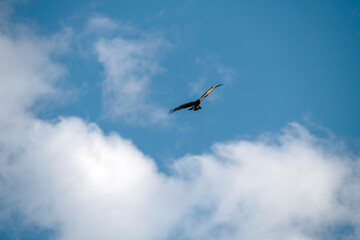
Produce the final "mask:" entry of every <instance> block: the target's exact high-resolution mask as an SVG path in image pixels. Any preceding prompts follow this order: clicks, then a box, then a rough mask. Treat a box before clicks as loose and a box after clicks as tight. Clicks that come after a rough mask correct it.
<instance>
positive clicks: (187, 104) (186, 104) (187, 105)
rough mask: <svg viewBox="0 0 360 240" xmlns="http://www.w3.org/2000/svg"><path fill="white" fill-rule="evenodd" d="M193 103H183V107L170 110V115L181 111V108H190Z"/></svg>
mask: <svg viewBox="0 0 360 240" xmlns="http://www.w3.org/2000/svg"><path fill="white" fill-rule="evenodd" d="M195 103H196V101H194V102H188V103H184V104H183V105H180V106H178V107H176V108H174V109H171V110H170V113H173V112H175V111H178V110H180V109H183V108H188V107H192V106H194V105H195Z"/></svg>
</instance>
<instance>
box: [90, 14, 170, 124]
mask: <svg viewBox="0 0 360 240" xmlns="http://www.w3.org/2000/svg"><path fill="white" fill-rule="evenodd" d="M88 29H91V31H92V32H99V31H100V32H101V31H104V30H107V31H110V32H112V35H108V36H105V35H104V36H101V35H99V37H98V39H97V40H95V51H96V54H97V57H98V61H99V62H100V63H101V64H102V65H103V67H104V80H103V85H102V86H103V97H104V106H105V108H106V114H107V116H109V117H112V118H120V119H122V120H125V121H127V122H128V123H132V124H143V125H145V124H155V123H160V122H162V123H163V122H166V121H167V119H168V114H167V110H165V109H163V108H162V107H160V106H158V105H157V104H156V103H154V102H153V101H152V99H151V98H150V95H151V91H152V87H151V83H152V81H153V78H154V76H155V75H157V74H160V73H161V72H162V71H163V70H164V69H163V68H162V67H161V66H160V64H159V61H160V58H161V54H162V53H163V50H164V49H166V48H167V47H168V46H169V43H168V42H167V41H166V40H164V39H163V38H162V37H161V36H159V35H157V34H156V33H146V32H142V31H141V30H139V29H136V28H134V27H132V26H131V25H128V24H124V23H119V22H115V21H113V20H111V19H109V18H106V17H100V16H97V17H93V18H91V19H90V20H89V24H88Z"/></svg>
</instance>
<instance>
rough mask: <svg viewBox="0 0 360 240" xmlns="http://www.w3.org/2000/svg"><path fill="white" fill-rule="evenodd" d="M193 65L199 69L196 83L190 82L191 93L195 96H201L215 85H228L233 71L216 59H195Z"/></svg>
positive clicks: (210, 57) (212, 57)
mask: <svg viewBox="0 0 360 240" xmlns="http://www.w3.org/2000/svg"><path fill="white" fill-rule="evenodd" d="M194 62H195V64H196V65H197V66H198V67H199V69H200V72H199V74H198V78H197V81H195V82H190V83H189V86H190V89H191V92H192V93H193V94H195V95H199V94H202V92H204V91H206V90H207V88H208V87H209V86H212V85H214V84H217V83H226V84H230V83H231V82H232V80H233V77H234V75H235V71H234V70H233V69H231V68H230V67H227V66H225V65H224V64H222V63H221V62H220V61H219V60H218V59H217V58H216V57H214V56H207V57H195V60H194Z"/></svg>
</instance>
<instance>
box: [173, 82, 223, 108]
mask: <svg viewBox="0 0 360 240" xmlns="http://www.w3.org/2000/svg"><path fill="white" fill-rule="evenodd" d="M222 85H223V84H218V85H215V86H212V87H211V88H209V90H207V91H206V92H205V93H204V94H203V95H202V96H201V98H199V99H198V100H196V101H193V102H188V103H184V104H183V105H180V106H178V107H176V108H174V109H171V110H170V113H173V112H176V111H178V110H180V109H183V108H188V107H190V108H189V109H188V110H189V111H190V110H194V111H197V110H199V109H201V107H200V103H201V101H202V100H204V98H206V97H207V96H208V95H209V94H210V93H211V92H212V91H214V89H215V88H217V87H220V86H222Z"/></svg>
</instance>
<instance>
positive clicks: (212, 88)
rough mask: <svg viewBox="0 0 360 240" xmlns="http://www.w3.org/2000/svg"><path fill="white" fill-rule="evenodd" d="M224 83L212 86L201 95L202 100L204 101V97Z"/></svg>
mask: <svg viewBox="0 0 360 240" xmlns="http://www.w3.org/2000/svg"><path fill="white" fill-rule="evenodd" d="M222 85H224V84H218V85H215V86H212V87H211V88H210V89H209V90H207V91H206V93H204V94H203V95H202V96H201V98H200V101H202V100H203V99H204V98H206V97H207V96H208V95H209V94H210V93H211V92H212V91H214V89H215V88H217V87H220V86H222Z"/></svg>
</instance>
